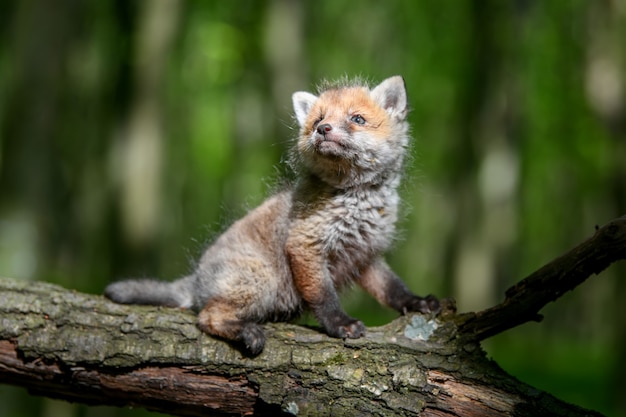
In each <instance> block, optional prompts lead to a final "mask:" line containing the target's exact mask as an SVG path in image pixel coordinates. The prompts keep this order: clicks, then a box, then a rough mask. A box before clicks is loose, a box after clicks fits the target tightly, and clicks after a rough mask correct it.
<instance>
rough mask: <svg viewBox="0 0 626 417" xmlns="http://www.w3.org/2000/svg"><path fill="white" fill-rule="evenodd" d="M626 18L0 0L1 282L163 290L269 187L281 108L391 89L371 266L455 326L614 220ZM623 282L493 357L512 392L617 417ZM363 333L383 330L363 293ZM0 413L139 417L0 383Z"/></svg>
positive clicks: (282, 131) (613, 4) (513, 337)
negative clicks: (354, 83)
mask: <svg viewBox="0 0 626 417" xmlns="http://www.w3.org/2000/svg"><path fill="white" fill-rule="evenodd" d="M625 32H626V1H624V0H613V1H608V0H606V1H583V0H579V1H575V0H571V1H568V0H563V1H556V0H555V1H542V0H517V1H493V0H474V1H455V0H419V1H415V0H389V1H376V0H360V1H344V0H318V1H295V0H275V1H260V0H237V1H226V0H223V1H217V0H211V1H200V0H196V1H177V0H150V1H148V0H145V1H139V0H135V1H130V0H117V1H113V0H102V1H96V0H91V1H85V0H54V1H49V0H20V1H17V0H5V1H2V2H1V3H0V34H1V36H0V275H2V276H8V277H13V278H19V279H24V280H44V281H50V282H55V283H58V284H61V285H63V286H65V287H67V288H73V289H76V290H78V291H84V292H90V293H101V292H102V289H103V288H104V287H105V285H106V284H107V283H109V282H110V281H112V280H114V279H119V278H123V277H136V276H157V277H161V278H165V279H173V278H175V277H177V276H180V275H182V274H185V273H186V272H188V271H189V270H190V269H191V268H192V267H193V262H194V260H195V259H196V258H197V257H198V255H199V254H200V253H201V252H202V249H203V248H204V247H205V246H206V244H207V243H208V242H209V241H210V240H211V239H212V238H213V237H214V236H215V235H216V234H217V233H218V232H219V231H220V230H222V229H223V228H224V227H226V226H227V225H228V223H229V222H231V221H232V220H233V219H236V218H237V217H239V216H240V215H242V214H243V213H245V211H246V209H247V208H250V207H253V206H255V205H256V204H258V203H259V202H260V201H262V200H263V199H264V197H266V196H267V195H268V193H270V192H271V189H272V186H273V185H274V184H275V183H276V182H277V181H278V179H279V178H280V177H281V176H282V175H284V174H285V173H286V172H287V170H286V168H285V167H284V165H282V164H281V159H282V158H283V157H284V156H285V153H286V150H287V149H288V147H289V145H290V143H291V142H292V139H293V138H294V136H295V134H296V131H295V130H294V125H295V123H294V121H293V119H292V116H291V93H292V92H294V91H296V90H309V91H310V90H313V89H314V86H315V84H316V83H317V82H318V81H319V80H320V79H322V78H331V79H332V78H336V77H340V76H342V75H345V74H347V75H363V76H366V77H368V78H370V79H372V80H373V81H374V82H378V81H380V80H382V79H383V78H386V77H388V76H391V75H395V74H402V75H403V76H404V77H405V79H406V83H407V88H408V93H409V99H410V103H411V106H412V112H411V114H410V121H411V123H412V127H413V137H414V146H413V149H412V151H411V152H412V158H410V159H411V161H410V167H409V168H408V170H407V178H406V181H405V182H404V186H403V197H404V200H405V205H404V207H405V210H404V217H403V219H402V221H401V223H400V225H399V229H400V230H401V233H400V235H401V238H402V239H400V240H399V241H398V244H397V245H396V247H395V249H394V250H393V251H392V253H391V254H390V255H389V261H390V263H391V264H392V266H393V267H394V269H395V270H396V271H397V272H398V273H399V275H401V276H403V277H404V279H405V280H406V281H407V283H408V285H409V286H410V287H411V288H412V289H413V290H414V291H415V292H417V293H420V294H426V293H433V294H436V295H438V296H441V297H445V296H453V297H455V298H456V299H457V301H458V305H459V309H460V310H461V311H470V310H478V309H483V308H486V307H489V306H492V305H493V304H495V303H497V302H499V301H501V300H502V299H503V292H504V290H505V289H506V288H507V287H508V286H510V285H512V284H513V283H515V282H516V281H518V280H519V279H521V278H523V277H524V276H526V275H527V274H529V273H531V272H532V271H534V270H535V269H537V268H539V267H540V266H541V265H543V264H544V263H545V262H547V261H549V260H551V259H553V258H554V257H556V256H558V255H560V254H562V253H563V252H564V251H566V250H568V249H570V248H571V247H572V246H574V245H575V244H577V243H579V242H580V241H582V240H583V239H585V238H587V237H588V236H590V235H591V234H592V233H593V231H594V226H595V225H597V224H603V223H605V222H607V221H609V220H610V219H612V218H614V217H618V216H620V215H623V214H626V117H625V116H626V113H625V111H626V106H625V94H626V92H625V76H626V56H625V52H626V50H625V48H624V39H626V33H625ZM624 297H626V267H625V266H624V265H620V264H618V265H614V266H613V267H611V268H610V269H609V270H607V271H606V272H604V273H603V274H602V275H601V276H600V277H598V278H595V277H594V278H592V279H590V280H589V281H587V282H586V283H584V284H583V285H582V286H581V287H579V288H578V289H577V290H575V291H574V292H572V293H569V294H567V295H566V296H564V297H563V298H562V299H560V300H558V302H556V303H554V304H551V305H550V306H548V307H546V308H545V309H544V310H543V313H545V316H546V317H545V320H544V321H543V322H542V323H540V324H526V325H524V326H521V327H519V328H516V329H513V330H510V331H508V332H506V333H504V334H502V335H500V336H497V337H495V338H493V339H490V340H488V341H487V342H486V343H485V348H486V349H487V351H488V352H489V355H490V356H491V357H493V358H494V359H495V360H496V361H497V362H498V363H499V364H500V365H501V366H502V367H503V368H504V369H505V370H507V371H508V372H510V373H511V374H513V375H515V376H517V377H518V378H519V379H521V380H522V381H525V382H528V383H529V384H531V385H533V386H535V387H537V388H540V389H542V390H546V391H548V392H550V393H552V394H554V395H556V396H557V397H559V398H561V399H564V400H567V401H569V402H572V403H575V404H579V405H581V406H584V407H588V408H592V409H595V410H598V411H601V412H603V413H606V414H607V415H615V416H617V415H626V396H624V393H626V376H625V375H624V372H625V371H626V324H625V323H624V321H623V317H625V316H626V303H624ZM344 301H345V303H344V305H345V307H346V308H347V310H348V311H349V312H350V313H351V314H353V315H355V316H357V317H360V318H364V321H365V322H366V324H368V325H378V324H382V323H385V322H387V321H389V320H391V319H392V318H393V317H395V314H394V313H393V312H390V311H388V310H386V309H385V308H384V307H380V306H378V305H377V304H376V302H375V301H373V300H371V299H370V298H369V297H368V296H366V295H365V294H363V293H362V292H361V291H359V290H355V291H354V292H352V293H350V294H348V295H347V296H346V297H345V299H344ZM0 404H2V409H3V411H2V415H3V416H8V417H21V416H29V417H31V416H46V417H48V416H50V417H52V416H122V415H124V416H139V415H144V414H149V413H146V412H144V411H143V410H124V409H118V408H109V407H86V406H82V405H72V404H68V403H64V402H59V401H53V400H48V399H41V398H38V397H29V396H28V394H27V392H26V391H25V390H22V389H19V388H14V387H10V386H6V385H3V386H0Z"/></svg>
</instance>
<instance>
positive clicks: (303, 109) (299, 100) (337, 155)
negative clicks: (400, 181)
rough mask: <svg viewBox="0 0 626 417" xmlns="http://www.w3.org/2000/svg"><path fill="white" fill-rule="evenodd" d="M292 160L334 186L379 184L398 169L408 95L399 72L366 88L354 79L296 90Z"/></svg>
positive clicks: (404, 143) (405, 141) (404, 139)
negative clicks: (297, 132)
mask: <svg viewBox="0 0 626 417" xmlns="http://www.w3.org/2000/svg"><path fill="white" fill-rule="evenodd" d="M293 106H294V110H295V114H296V119H297V121H298V124H299V125H300V136H299V139H298V142H297V144H296V146H295V149H294V155H293V157H294V159H295V160H296V163H297V164H299V165H303V166H304V168H306V169H307V170H308V171H310V172H311V173H313V174H315V175H317V176H318V177H319V178H321V179H322V180H324V181H326V182H327V183H329V184H331V185H334V186H337V187H351V186H356V185H360V184H365V183H378V182H381V181H383V180H385V178H389V177H390V176H391V175H392V174H396V173H398V172H399V171H400V168H401V165H402V158H403V155H404V152H405V149H406V147H407V144H408V140H409V139H408V124H407V122H406V115H407V112H408V109H407V98H406V89H405V86H404V80H403V79H402V77H401V76H395V77H391V78H387V79H386V80H384V81H383V82H382V83H380V84H379V85H377V86H376V87H374V88H373V89H371V90H370V89H369V88H368V87H367V86H366V85H362V84H359V83H356V82H352V83H350V82H348V83H343V84H340V85H338V86H331V87H328V88H325V89H323V90H322V91H321V92H320V94H319V96H315V95H313V94H311V93H307V92H303V91H299V92H296V93H294V94H293Z"/></svg>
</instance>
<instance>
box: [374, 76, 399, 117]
mask: <svg viewBox="0 0 626 417" xmlns="http://www.w3.org/2000/svg"><path fill="white" fill-rule="evenodd" d="M371 96H372V98H373V99H374V101H376V103H378V104H379V105H380V106H381V107H382V108H383V109H385V110H386V111H387V113H389V114H391V115H392V116H395V117H397V118H398V119H401V120H404V118H406V115H407V112H408V108H407V99H406V87H405V86H404V78H402V76H400V75H396V76H394V77H389V78H387V79H386V80H384V81H383V82H381V83H380V84H378V85H377V86H376V87H374V89H373V90H372V92H371Z"/></svg>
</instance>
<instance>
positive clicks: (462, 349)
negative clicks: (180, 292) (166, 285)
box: [0, 217, 626, 416]
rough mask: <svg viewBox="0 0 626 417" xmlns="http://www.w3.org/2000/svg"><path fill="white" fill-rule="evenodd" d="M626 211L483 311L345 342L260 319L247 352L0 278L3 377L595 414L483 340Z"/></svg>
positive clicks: (614, 251) (300, 405) (161, 395)
mask: <svg viewBox="0 0 626 417" xmlns="http://www.w3.org/2000/svg"><path fill="white" fill-rule="evenodd" d="M625 242H626V217H622V218H620V219H616V220H614V221H612V222H611V223H609V224H607V225H606V226H604V227H602V228H600V229H599V230H598V231H597V232H596V234H595V235H594V236H593V237H592V238H590V239H589V240H587V241H585V242H583V243H582V244H581V245H579V246H577V247H576V248H574V249H573V250H572V251H570V252H568V253H567V254H565V255H563V256H562V257H560V258H558V259H556V260H555V261H553V262H551V263H550V264H548V265H546V266H544V267H543V268H541V269H540V270H538V271H537V272H535V273H534V274H532V275H531V276H529V277H528V278H526V279H525V280H523V281H522V282H520V283H519V284H517V285H516V286H514V287H512V288H511V289H510V290H508V291H507V293H506V300H505V301H504V302H503V303H502V304H500V305H498V306H496V307H493V308H491V309H488V310H485V311H482V312H478V313H470V314H464V315H460V316H457V315H456V314H454V306H453V303H448V304H446V305H445V306H446V308H445V310H444V312H443V313H442V315H441V316H440V317H438V318H437V319H432V318H429V317H426V316H421V315H409V316H403V317H400V318H398V319H397V320H394V321H393V322H391V323H389V324H388V325H386V326H382V327H377V328H370V329H368V333H367V336H366V337H364V338H361V339H355V340H351V339H349V340H345V341H342V340H338V339H332V338H329V337H327V336H326V335H324V334H323V333H321V332H319V331H317V330H315V329H310V328H306V327H302V326H296V325H292V324H267V325H266V326H265V327H266V332H267V334H268V340H267V345H266V348H265V350H264V352H263V353H262V354H261V355H259V356H258V357H256V358H249V357H245V356H242V354H241V353H240V352H239V351H238V350H236V349H234V348H233V347H232V346H230V345H229V344H227V343H225V342H223V341H220V340H217V339H214V338H211V337H209V336H207V335H205V334H203V333H202V332H200V331H199V330H198V329H197V328H196V326H195V320H196V318H195V315H194V314H193V313H190V312H188V311H181V310H176V309H167V308H159V307H147V306H124V305H117V304H113V303H111V302H109V301H108V300H106V299H104V298H103V297H101V296H94V295H87V294H80V293H76V292H72V291H68V290H65V289H63V288H60V287H58V286H55V285H51V284H47V283H43V282H21V281H15V280H11V279H0V299H1V300H2V302H0V382H1V383H9V384H13V385H18V386H23V387H26V388H28V389H29V390H30V391H31V392H33V393H35V394H39V395H46V396H49V397H54V398H62V399H66V400H69V401H78V402H83V403H88V404H112V405H119V406H124V405H126V406H130V405H132V406H141V407H145V408H148V409H150V410H156V411H161V412H166V413H171V414H177V415H182V416H200V415H207V414H211V415H225V416H231V415H253V414H254V415H258V416H265V415H268V416H269V415H272V416H276V415H280V414H282V413H292V414H294V413H297V414H298V415H312V414H325V415H350V416H353V415H403V416H406V415H421V416H499V415H515V416H542V415H545V416H548V415H549V416H577V415H580V416H582V415H587V416H589V415H599V414H598V413H594V412H590V411H587V410H582V409H580V408H578V407H576V406H573V405H570V404H567V403H564V402H562V401H560V400H558V399H555V398H554V397H552V396H550V395H549V394H546V393H541V392H539V391H538V390H536V389H534V388H532V387H530V386H528V385H525V384H523V383H520V382H519V381H517V380H516V379H515V378H513V377H511V376H510V375H508V374H506V373H505V372H504V371H502V370H501V369H500V368H499V367H498V366H497V365H496V364H495V363H493V362H492V361H489V360H488V359H487V358H486V356H485V354H484V352H483V351H482V350H481V349H480V345H479V340H482V339H484V338H485V337H488V336H490V335H493V334H496V333H498V332H501V331H504V330H506V329H508V328H511V327H514V326H516V325H518V324H521V323H523V322H526V321H529V320H533V319H535V318H536V317H537V313H538V311H539V310H540V309H541V308H542V307H543V306H544V305H545V304H546V303H548V302H550V301H553V300H555V299H557V298H558V297H559V296H560V295H562V294H563V293H564V292H566V291H569V290H571V289H572V288H574V287H575V286H576V285H578V284H580V283H581V282H582V281H584V280H585V279H586V278H587V277H588V276H590V275H591V274H593V273H599V272H600V271H602V270H603V269H604V268H606V267H607V266H608V265H610V264H611V263H612V262H614V261H616V260H618V259H624V258H625V257H626V253H625V252H626V249H625V248H626V244H625Z"/></svg>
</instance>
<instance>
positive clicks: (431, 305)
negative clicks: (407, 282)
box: [402, 295, 441, 314]
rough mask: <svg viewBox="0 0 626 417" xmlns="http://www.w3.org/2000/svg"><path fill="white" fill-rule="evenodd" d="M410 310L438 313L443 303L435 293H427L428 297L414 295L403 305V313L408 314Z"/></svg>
mask: <svg viewBox="0 0 626 417" xmlns="http://www.w3.org/2000/svg"><path fill="white" fill-rule="evenodd" d="M410 311H418V312H420V313H425V314H428V313H434V314H438V313H439V312H440V311H441V304H440V303H439V300H438V299H437V298H436V297H435V296H433V295H427V296H426V297H418V296H414V297H412V298H411V299H410V300H409V301H408V302H407V303H406V304H405V305H404V307H402V313H404V314H406V313H408V312H410Z"/></svg>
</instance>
